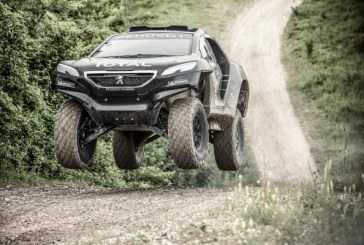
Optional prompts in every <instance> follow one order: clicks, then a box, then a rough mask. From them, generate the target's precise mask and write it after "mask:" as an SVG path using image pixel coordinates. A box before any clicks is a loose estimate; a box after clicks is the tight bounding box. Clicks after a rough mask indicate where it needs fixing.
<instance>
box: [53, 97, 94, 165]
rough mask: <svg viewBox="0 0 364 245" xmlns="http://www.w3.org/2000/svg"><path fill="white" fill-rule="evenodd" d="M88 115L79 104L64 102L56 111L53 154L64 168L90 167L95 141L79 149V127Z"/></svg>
mask: <svg viewBox="0 0 364 245" xmlns="http://www.w3.org/2000/svg"><path fill="white" fill-rule="evenodd" d="M87 116H88V114H87V112H86V111H84V109H83V108H82V107H81V105H80V104H79V103H77V102H76V101H73V100H69V101H66V102H65V103H64V104H63V106H62V107H61V109H60V110H59V111H58V113H57V115H56V120H55V127H54V139H55V153H56V158H57V160H58V162H59V163H60V164H61V165H62V166H63V167H65V168H71V169H82V168H87V167H90V166H91V165H92V163H93V156H94V153H95V150H96V144H97V140H95V141H93V142H91V143H89V144H87V145H85V146H83V147H81V145H80V140H79V139H80V138H79V137H80V135H79V133H80V130H79V129H80V125H81V123H82V120H83V119H84V118H85V117H87Z"/></svg>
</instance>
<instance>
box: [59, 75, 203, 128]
mask: <svg viewBox="0 0 364 245" xmlns="http://www.w3.org/2000/svg"><path fill="white" fill-rule="evenodd" d="M186 77H187V81H189V83H187V84H186V83H185V84H180V85H178V86H176V85H175V84H173V86H170V84H171V81H175V79H176V78H173V77H169V78H157V79H155V80H153V81H151V82H149V83H147V84H146V85H145V86H143V87H135V88H132V89H130V88H128V89H125V90H123V89H120V90H110V89H108V88H103V87H100V86H95V85H94V84H92V83H90V82H89V81H88V80H87V79H85V77H79V78H74V77H70V76H67V75H63V74H58V76H57V81H56V83H55V84H54V88H55V89H56V90H57V91H59V92H61V93H63V94H65V95H66V96H68V97H71V98H73V99H75V100H77V101H79V102H80V103H81V104H82V105H83V106H84V107H85V109H86V110H87V111H88V112H89V114H90V115H91V117H93V119H94V120H95V121H96V122H97V123H99V124H100V125H116V126H118V125H123V124H130V125H141V124H143V125H148V126H154V125H155V124H156V122H157V119H158V115H159V111H160V108H161V106H162V105H163V102H165V101H166V100H167V99H168V98H170V97H173V96H175V95H178V94H181V93H183V92H186V91H188V90H190V89H192V88H194V87H195V86H196V85H197V84H198V81H199V77H200V74H199V73H198V72H194V73H190V74H187V76H186Z"/></svg>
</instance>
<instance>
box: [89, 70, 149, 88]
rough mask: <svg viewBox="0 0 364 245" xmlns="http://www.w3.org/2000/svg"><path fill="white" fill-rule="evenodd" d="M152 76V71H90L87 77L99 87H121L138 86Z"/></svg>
mask: <svg viewBox="0 0 364 245" xmlns="http://www.w3.org/2000/svg"><path fill="white" fill-rule="evenodd" d="M153 77H154V73H152V72H150V73H149V72H145V73H93V74H92V73H91V74H87V78H88V79H90V80H91V81H92V82H94V83H95V84H96V85H98V86H100V87H108V88H123V87H140V86H142V85H144V84H146V83H148V82H149V81H151V80H152V79H153Z"/></svg>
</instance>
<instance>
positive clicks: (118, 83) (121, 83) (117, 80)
mask: <svg viewBox="0 0 364 245" xmlns="http://www.w3.org/2000/svg"><path fill="white" fill-rule="evenodd" d="M123 79H124V76H122V75H119V76H117V77H116V85H124V81H123Z"/></svg>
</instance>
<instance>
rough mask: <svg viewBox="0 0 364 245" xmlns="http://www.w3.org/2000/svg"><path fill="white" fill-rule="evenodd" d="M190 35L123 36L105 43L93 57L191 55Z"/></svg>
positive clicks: (153, 34)
mask: <svg viewBox="0 0 364 245" xmlns="http://www.w3.org/2000/svg"><path fill="white" fill-rule="evenodd" d="M191 50H192V34H179V33H146V34H143V33H142V34H124V35H120V36H116V37H114V38H112V39H111V40H109V41H108V42H107V43H105V44H104V45H103V46H102V47H101V48H100V49H99V50H97V51H96V53H95V54H94V55H93V57H98V58H123V57H125V58H128V57H158V56H182V55H189V54H191Z"/></svg>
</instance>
